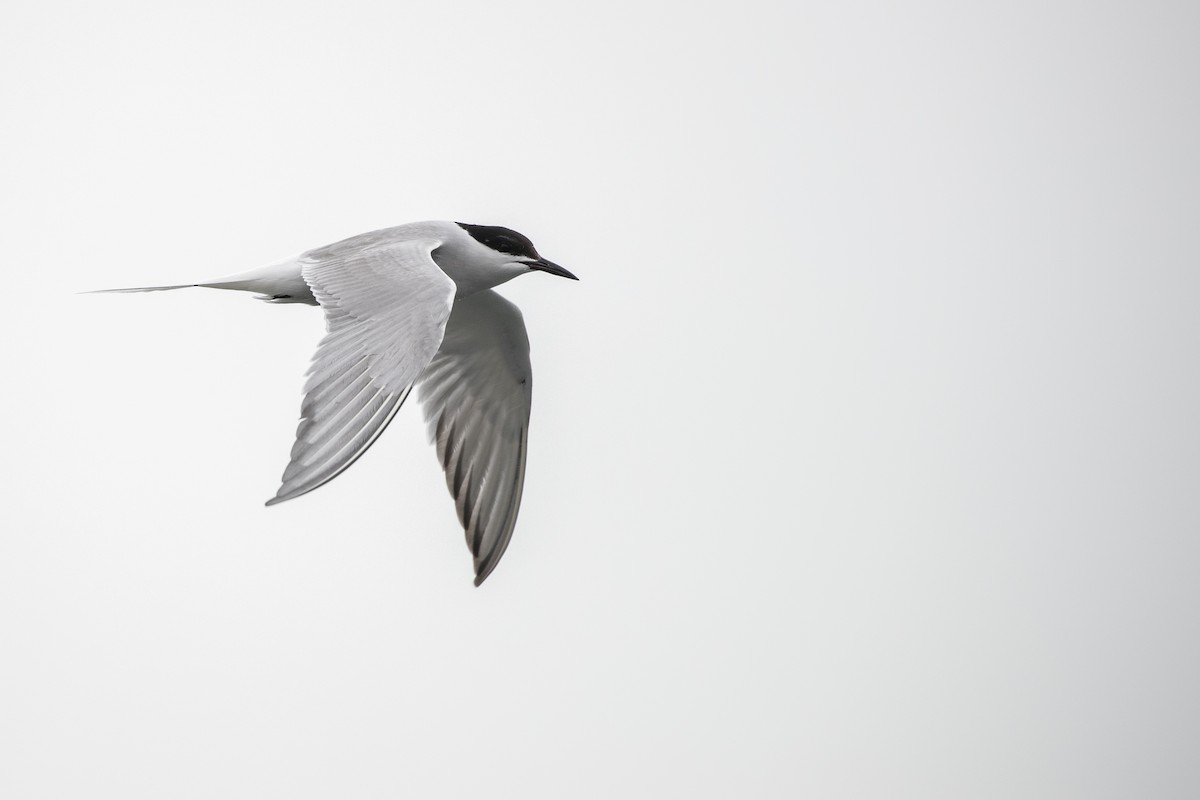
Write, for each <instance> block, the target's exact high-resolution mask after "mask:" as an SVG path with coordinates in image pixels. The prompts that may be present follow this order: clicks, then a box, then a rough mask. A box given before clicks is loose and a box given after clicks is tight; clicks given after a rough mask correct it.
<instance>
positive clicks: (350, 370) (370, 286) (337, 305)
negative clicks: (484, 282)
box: [267, 239, 456, 505]
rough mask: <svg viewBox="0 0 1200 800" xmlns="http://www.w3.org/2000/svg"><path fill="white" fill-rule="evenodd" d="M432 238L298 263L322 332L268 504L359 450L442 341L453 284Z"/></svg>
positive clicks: (378, 243) (321, 477)
mask: <svg viewBox="0 0 1200 800" xmlns="http://www.w3.org/2000/svg"><path fill="white" fill-rule="evenodd" d="M439 244H440V242H439V241H437V240H434V239H409V240H401V241H391V242H389V241H387V240H386V239H376V240H372V241H370V242H368V243H367V246H365V247H342V246H338V245H333V246H331V247H328V248H323V249H321V250H313V251H311V252H309V253H305V254H304V255H303V256H301V257H300V267H301V274H302V275H303V276H304V280H305V282H306V283H307V284H308V285H309V286H310V287H311V288H312V291H313V295H314V296H315V297H316V298H317V302H318V303H320V305H321V308H322V309H324V311H325V326H326V330H327V333H326V334H325V338H324V339H322V340H321V344H320V345H319V346H318V347H317V353H316V355H315V356H313V363H312V367H311V368H310V369H309V378H308V382H307V383H306V384H305V387H304V392H305V394H304V403H303V405H302V406H301V409H300V416H301V419H300V426H299V428H297V430H296V443H295V445H293V447H292V460H291V463H289V464H288V466H287V469H286V470H285V471H284V473H283V484H282V485H281V486H280V487H279V491H278V492H277V493H276V495H275V497H274V498H272V499H271V500H269V501H268V502H267V505H274V504H275V503H281V502H283V501H284V500H290V499H291V498H293V497H298V496H299V495H302V494H304V493H305V492H311V491H312V490H313V489H316V488H317V487H318V486H321V485H322V484H324V483H327V482H329V481H331V480H333V479H334V478H335V477H337V476H338V475H339V474H340V473H341V472H342V471H343V470H345V469H346V468H347V467H349V466H350V465H351V464H353V463H354V461H355V460H356V459H357V458H358V457H359V456H361V455H362V454H363V453H365V452H366V450H367V448H369V447H370V446H371V444H372V443H374V441H375V439H376V438H378V436H379V434H381V433H383V430H384V428H386V427H387V424H388V423H389V422H391V420H392V417H393V416H394V415H395V413H396V411H398V410H399V409H400V405H401V404H402V403H403V402H404V399H405V398H406V397H407V396H408V393H409V391H410V390H411V388H412V384H413V382H414V381H416V379H417V376H418V375H420V374H421V371H422V370H424V369H425V367H426V366H427V365H428V364H429V362H430V359H432V358H433V356H434V354H435V353H436V352H437V349H438V347H439V346H440V345H441V343H442V333H443V331H444V330H445V326H446V320H447V318H448V317H449V316H450V307H451V305H452V304H453V302H454V293H455V288H456V287H455V285H454V282H453V281H452V280H450V278H449V277H448V276H447V275H446V273H444V272H442V270H441V268H440V267H438V265H437V264H435V263H434V261H433V258H432V256H431V255H430V253H431V252H432V251H433V250H434V248H436V247H437V246H438V245H439Z"/></svg>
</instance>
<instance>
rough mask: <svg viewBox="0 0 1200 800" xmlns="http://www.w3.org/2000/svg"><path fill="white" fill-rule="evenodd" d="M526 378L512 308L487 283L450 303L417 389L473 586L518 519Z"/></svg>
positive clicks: (522, 336)
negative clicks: (472, 568)
mask: <svg viewBox="0 0 1200 800" xmlns="http://www.w3.org/2000/svg"><path fill="white" fill-rule="evenodd" d="M532 384H533V377H532V370H531V369H530V364H529V339H528V337H527V335H526V333H525V322H524V320H523V319H522V317H521V312H520V311H519V310H518V309H517V307H516V306H514V305H513V304H512V303H510V302H508V301H507V300H505V299H504V298H503V297H501V296H500V295H498V294H496V293H495V292H493V291H490V290H488V291H483V292H478V293H476V294H473V295H470V296H469V297H465V298H462V299H460V300H459V301H458V302H457V303H455V304H454V309H453V311H452V312H451V314H450V319H449V321H448V322H447V323H446V331H445V336H444V338H443V339H442V344H441V347H440V349H439V350H438V352H437V355H435V356H434V358H433V360H432V361H431V362H430V363H429V366H428V367H426V368H425V371H424V372H423V373H422V374H421V377H420V379H419V380H418V383H417V389H418V395H419V397H420V400H421V405H422V406H423V408H424V412H425V420H426V424H427V426H428V429H429V436H430V438H431V439H432V440H433V442H434V444H435V445H436V446H437V454H438V459H439V460H440V462H441V464H442V468H443V469H444V470H445V473H446V486H447V487H448V488H449V489H450V494H451V495H452V496H453V497H454V505H455V509H456V511H457V512H458V519H459V522H461V523H462V526H463V529H464V532H465V534H466V539H467V547H468V548H469V549H470V551H471V555H472V557H473V559H474V562H475V585H476V586H478V585H479V584H481V583H483V581H484V580H485V579H486V578H487V576H488V575H490V574H491V572H492V570H493V569H495V568H496V564H497V563H499V561H500V557H501V556H503V555H504V551H505V549H506V548H507V547H508V543H509V540H510V539H511V538H512V532H513V528H514V526H515V525H516V522H517V512H518V511H519V510H520V507H521V491H522V489H523V488H524V483H525V457H526V451H527V443H528V436H529V411H530V401H531V395H532V388H533V386H532Z"/></svg>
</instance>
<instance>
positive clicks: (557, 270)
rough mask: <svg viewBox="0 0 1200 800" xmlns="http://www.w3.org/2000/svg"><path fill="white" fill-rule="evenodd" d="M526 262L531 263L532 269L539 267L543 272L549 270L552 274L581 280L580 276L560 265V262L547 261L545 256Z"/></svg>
mask: <svg viewBox="0 0 1200 800" xmlns="http://www.w3.org/2000/svg"><path fill="white" fill-rule="evenodd" d="M525 263H526V264H528V265H529V268H530V269H537V270H541V271H542V272H549V273H550V274H551V275H557V276H558V277H560V278H570V279H571V280H573V281H577V280H579V278H576V277H575V276H574V275H572V274H571V273H570V272H568V271H567V270H565V269H563V268H562V267H560V266H559V265H558V264H555V263H554V262H553V261H547V260H546V259H544V258H539V259H538V260H537V261H526V262H525Z"/></svg>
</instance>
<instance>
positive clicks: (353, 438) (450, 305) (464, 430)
mask: <svg viewBox="0 0 1200 800" xmlns="http://www.w3.org/2000/svg"><path fill="white" fill-rule="evenodd" d="M531 270H539V271H543V272H549V273H551V274H554V275H560V276H562V277H567V278H572V279H574V278H575V276H574V275H572V274H571V273H569V272H567V271H566V270H565V269H563V268H562V267H559V266H558V265H556V264H553V263H552V262H549V261H546V260H545V259H543V258H541V256H539V255H538V253H537V251H536V250H535V249H534V247H533V244H532V243H531V242H530V241H529V240H528V239H527V238H525V237H524V236H522V235H521V234H519V233H516V232H515V231H511V230H509V229H507V228H500V227H493V226H480V225H466V224H460V223H455V222H442V221H433V222H415V223H410V224H408V225H400V226H398V227H395V228H386V229H384V230H380V231H373V232H370V233H364V234H360V235H358V236H353V237H351V238H349V239H345V240H342V241H340V242H336V243H334V244H331V245H327V246H325V247H319V248H316V249H314V250H309V251H307V252H305V253H303V254H301V255H300V256H298V257H296V258H294V259H289V260H287V261H283V262H280V263H278V264H274V265H271V266H269V267H265V268H263V269H259V270H254V271H252V272H247V273H243V274H241V275H235V276H232V277H229V278H225V279H222V280H218V281H212V282H209V283H200V284H184V285H179V286H156V287H145V288H138V289H118V290H110V291H118V292H120V291H128V292H141V291H160V290H166V289H180V288H185V287H187V286H203V287H208V288H213V289H233V290H240V291H249V292H255V293H256V294H257V295H258V296H259V297H260V298H261V299H263V300H267V301H269V302H273V303H308V304H310V305H319V306H321V308H322V309H323V310H324V312H325V321H326V328H327V333H326V335H325V337H324V339H322V340H321V344H320V345H319V346H318V348H317V353H316V355H315V356H314V357H313V364H312V368H311V370H310V371H309V378H308V382H307V384H306V385H305V397H304V402H303V405H302V407H301V420H300V426H299V428H298V429H297V432H296V443H295V445H294V446H293V448H292V457H291V462H290V463H289V464H288V466H287V469H286V470H285V471H284V474H283V483H282V485H281V486H280V488H279V491H278V492H277V493H276V495H275V497H274V498H272V499H271V500H270V501H268V505H273V504H275V503H279V502H282V501H284V500H290V499H292V498H294V497H298V496H299V495H302V494H304V493H306V492H310V491H312V490H313V489H315V488H317V487H318V486H321V485H322V484H324V483H327V482H328V481H330V480H332V479H333V478H334V477H336V476H337V475H339V474H340V473H341V472H342V471H344V470H345V469H346V468H347V467H349V466H350V465H351V464H352V463H354V461H355V460H356V459H357V458H358V457H359V456H361V455H362V454H363V453H364V452H365V451H366V450H367V448H369V447H370V446H371V444H372V443H373V442H374V441H375V439H376V438H377V437H378V436H379V435H380V434H381V433H382V432H383V430H384V428H386V427H387V424H388V422H390V421H391V419H392V417H393V415H395V413H396V412H397V411H398V410H399V408H400V406H401V404H403V402H404V400H405V399H406V398H407V397H408V394H409V392H411V391H412V389H413V388H414V386H415V387H417V389H418V396H419V397H420V399H421V402H422V405H423V406H424V409H425V418H426V422H427V424H428V427H429V432H430V436H431V438H432V439H433V440H434V443H435V444H436V446H437V452H438V457H439V458H440V459H441V461H442V466H443V468H444V469H445V472H446V482H447V485H448V486H449V488H450V491H451V494H452V495H453V496H454V498H455V504H456V507H457V510H458V515H459V520H460V521H461V522H462V525H463V528H464V529H465V531H466V535H467V544H468V546H469V547H470V548H471V552H472V556H473V558H474V562H475V574H476V578H475V583H476V585H478V584H479V583H481V582H482V581H483V580H484V579H485V578H486V577H487V576H488V574H490V573H491V571H492V569H494V568H495V566H496V563H497V562H498V561H499V559H500V556H501V555H503V553H504V550H505V548H506V547H507V546H508V541H509V539H510V538H511V536H512V530H513V526H514V525H515V523H516V518H517V511H518V509H519V507H520V503H521V490H522V487H523V484H524V477H525V456H526V442H527V434H528V425H529V408H530V392H531V390H532V385H531V384H532V375H531V370H530V366H529V340H528V338H526V334H525V325H524V322H523V320H522V318H521V313H520V311H518V310H517V308H516V306H514V305H512V304H511V303H509V302H508V301H507V300H505V299H504V298H502V297H500V296H499V295H498V294H496V293H495V292H492V291H490V290H491V289H492V288H493V287H495V286H498V285H499V284H501V283H504V282H505V281H508V280H511V279H512V278H515V277H516V276H518V275H521V274H524V273H526V272H529V271H531Z"/></svg>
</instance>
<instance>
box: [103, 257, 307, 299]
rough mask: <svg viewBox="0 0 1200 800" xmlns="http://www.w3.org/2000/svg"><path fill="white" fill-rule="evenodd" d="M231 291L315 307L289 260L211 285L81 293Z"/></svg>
mask: <svg viewBox="0 0 1200 800" xmlns="http://www.w3.org/2000/svg"><path fill="white" fill-rule="evenodd" d="M192 288H202V289H233V290H235V291H242V292H258V293H259V294H258V299H259V300H266V301H267V302H269V303H308V304H309V305H314V306H315V305H316V304H317V299H316V298H315V297H313V293H312V290H311V289H309V288H308V284H307V283H305V282H304V278H303V276H301V274H300V264H299V262H297V261H296V260H294V259H292V260H288V261H284V262H281V263H279V264H272V265H271V266H269V267H263V268H262V269H256V270H252V271H250V272H245V273H242V274H241V275H231V276H230V277H228V278H224V279H222V280H219V281H212V282H210V283H180V284H176V285H174V286H134V287H130V288H128V289H100V290H98V291H95V292H84V294H128V293H131V292H167V291H170V290H172V289H192Z"/></svg>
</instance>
